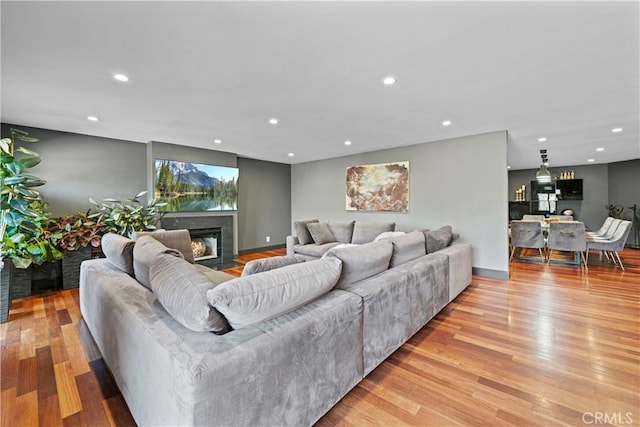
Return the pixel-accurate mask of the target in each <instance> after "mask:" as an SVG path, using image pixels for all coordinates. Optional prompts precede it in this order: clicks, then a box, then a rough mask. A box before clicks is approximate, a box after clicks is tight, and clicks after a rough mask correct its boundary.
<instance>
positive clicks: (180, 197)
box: [154, 159, 238, 212]
mask: <svg viewBox="0 0 640 427" xmlns="http://www.w3.org/2000/svg"><path fill="white" fill-rule="evenodd" d="M154 196H155V198H156V200H157V201H159V202H165V203H167V205H166V206H165V207H164V208H163V210H164V211H166V212H178V211H235V210H238V168H232V167H226V166H213V165H204V164H199V163H190V162H178V161H175V160H166V159H156V163H155V187H154Z"/></svg>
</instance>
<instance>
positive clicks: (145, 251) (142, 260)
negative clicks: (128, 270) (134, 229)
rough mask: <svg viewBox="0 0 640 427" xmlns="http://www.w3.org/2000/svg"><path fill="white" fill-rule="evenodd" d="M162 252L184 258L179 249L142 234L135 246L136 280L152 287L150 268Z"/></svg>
mask: <svg viewBox="0 0 640 427" xmlns="http://www.w3.org/2000/svg"><path fill="white" fill-rule="evenodd" d="M160 254H169V255H173V256H175V257H178V258H182V253H181V252H180V251H179V250H177V249H171V248H168V247H166V246H165V245H163V244H162V243H160V242H158V241H157V240H156V239H154V238H153V237H151V236H141V237H140V238H139V239H138V240H136V244H135V245H134V246H133V272H134V273H135V276H136V280H137V281H138V282H140V283H141V284H142V285H143V286H144V287H146V288H149V289H151V281H150V280H149V269H150V268H151V263H152V262H153V260H154V259H155V258H156V257H157V256H158V255H160Z"/></svg>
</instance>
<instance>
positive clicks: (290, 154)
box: [287, 153, 295, 157]
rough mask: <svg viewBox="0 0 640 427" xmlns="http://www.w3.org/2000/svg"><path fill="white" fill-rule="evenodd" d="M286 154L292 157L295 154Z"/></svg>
mask: <svg viewBox="0 0 640 427" xmlns="http://www.w3.org/2000/svg"><path fill="white" fill-rule="evenodd" d="M287 156H289V157H293V156H295V154H293V153H289V154H287Z"/></svg>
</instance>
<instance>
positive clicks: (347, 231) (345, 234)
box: [327, 221, 355, 243]
mask: <svg viewBox="0 0 640 427" xmlns="http://www.w3.org/2000/svg"><path fill="white" fill-rule="evenodd" d="M354 224H355V221H347V222H328V223H327V225H328V226H329V231H331V234H333V237H335V239H336V240H335V241H336V242H340V243H351V237H352V236H353V225H354Z"/></svg>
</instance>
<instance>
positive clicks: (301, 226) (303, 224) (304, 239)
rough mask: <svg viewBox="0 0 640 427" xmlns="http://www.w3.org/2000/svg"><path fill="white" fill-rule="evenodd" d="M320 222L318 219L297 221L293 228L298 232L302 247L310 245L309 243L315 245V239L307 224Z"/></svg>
mask: <svg viewBox="0 0 640 427" xmlns="http://www.w3.org/2000/svg"><path fill="white" fill-rule="evenodd" d="M314 222H320V221H318V220H317V219H309V220H306V221H296V222H294V223H293V228H294V229H295V230H296V236H297V237H298V243H300V244H301V245H308V244H309V243H313V238H312V237H311V234H309V230H308V229H307V224H310V223H314Z"/></svg>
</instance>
